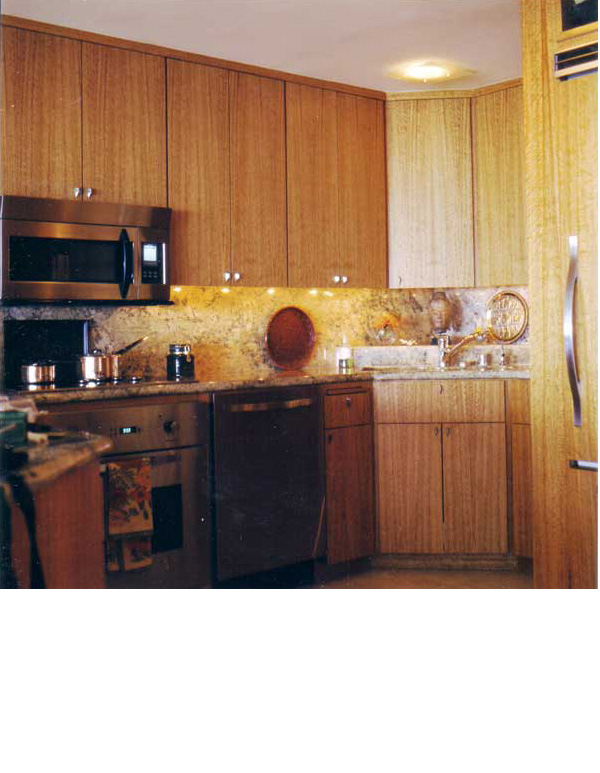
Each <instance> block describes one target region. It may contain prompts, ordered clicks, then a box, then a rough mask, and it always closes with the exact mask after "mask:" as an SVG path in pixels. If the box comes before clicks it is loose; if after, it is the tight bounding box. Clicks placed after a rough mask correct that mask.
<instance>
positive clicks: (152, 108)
mask: <svg viewBox="0 0 600 773" xmlns="http://www.w3.org/2000/svg"><path fill="white" fill-rule="evenodd" d="M82 74H83V185H84V188H92V189H93V191H94V194H93V197H94V199H95V200H97V201H113V202H120V203H122V204H145V205H147V206H157V207H164V206H166V203H167V138H166V104H165V99H166V95H165V88H166V86H165V60H164V59H163V58H161V57H158V56H150V55H148V54H140V53H137V52H134V51H125V50H122V49H118V48H109V47H108V46H98V45H95V44H93V43H83V44H82Z"/></svg>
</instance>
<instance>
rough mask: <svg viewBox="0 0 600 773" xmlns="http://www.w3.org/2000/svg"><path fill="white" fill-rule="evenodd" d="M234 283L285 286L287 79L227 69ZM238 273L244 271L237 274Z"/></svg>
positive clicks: (255, 285)
mask: <svg viewBox="0 0 600 773" xmlns="http://www.w3.org/2000/svg"><path fill="white" fill-rule="evenodd" d="M229 99H230V120H231V129H230V131H231V255H232V269H233V272H234V283H236V284H240V285H246V286H250V287H257V286H258V287H264V286H269V285H273V286H280V287H281V286H285V285H287V204H286V169H285V165H286V160H285V104H284V84H283V81H278V80H274V79H273V78H263V77H260V76H256V75H247V74H244V73H239V72H230V73H229ZM236 273H238V274H240V276H239V278H238V279H236V276H235V275H236Z"/></svg>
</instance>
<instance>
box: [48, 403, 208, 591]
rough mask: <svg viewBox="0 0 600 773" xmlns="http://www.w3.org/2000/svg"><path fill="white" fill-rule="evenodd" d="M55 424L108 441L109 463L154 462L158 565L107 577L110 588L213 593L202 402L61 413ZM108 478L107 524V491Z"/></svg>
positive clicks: (154, 538)
mask: <svg viewBox="0 0 600 773" xmlns="http://www.w3.org/2000/svg"><path fill="white" fill-rule="evenodd" d="M52 416H53V418H52V422H53V424H55V425H56V426H60V427H64V428H67V429H79V430H81V429H84V430H87V431H89V432H93V433H94V434H97V435H104V436H106V437H109V438H110V439H111V440H112V442H113V449H112V451H111V452H110V454H108V455H107V456H105V457H103V459H102V462H103V467H104V468H106V466H107V465H108V464H110V463H116V464H118V463H119V462H123V461H127V462H129V461H133V460H138V459H139V460H141V459H143V460H146V459H147V460H149V463H150V477H151V501H152V514H153V533H152V564H151V566H148V567H146V568H144V569H139V570H136V571H120V572H107V575H106V586H107V588H131V589H144V588H206V587H210V585H211V542H210V540H211V526H210V495H209V486H210V470H209V432H210V425H209V406H208V404H207V403H203V402H190V403H174V404H167V405H164V404H163V405H147V406H135V407H131V408H126V407H118V408H111V407H99V408H91V409H90V410H89V411H87V412H84V411H82V412H64V413H63V412H55V411H53V413H52ZM103 474H104V491H105V518H107V515H108V507H109V504H110V502H109V500H108V491H109V489H108V486H107V479H106V472H104V473H103Z"/></svg>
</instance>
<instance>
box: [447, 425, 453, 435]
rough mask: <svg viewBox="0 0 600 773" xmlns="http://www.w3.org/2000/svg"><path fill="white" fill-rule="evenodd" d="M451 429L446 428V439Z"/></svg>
mask: <svg viewBox="0 0 600 773" xmlns="http://www.w3.org/2000/svg"><path fill="white" fill-rule="evenodd" d="M451 429H452V428H451V427H446V437H448V436H449V435H450V430H451Z"/></svg>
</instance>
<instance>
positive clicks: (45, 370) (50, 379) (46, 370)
mask: <svg viewBox="0 0 600 773" xmlns="http://www.w3.org/2000/svg"><path fill="white" fill-rule="evenodd" d="M21 381H22V382H23V384H25V385H26V386H30V385H32V384H54V382H55V381H56V365H55V364H54V363H52V362H32V363H28V364H26V365H21Z"/></svg>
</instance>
